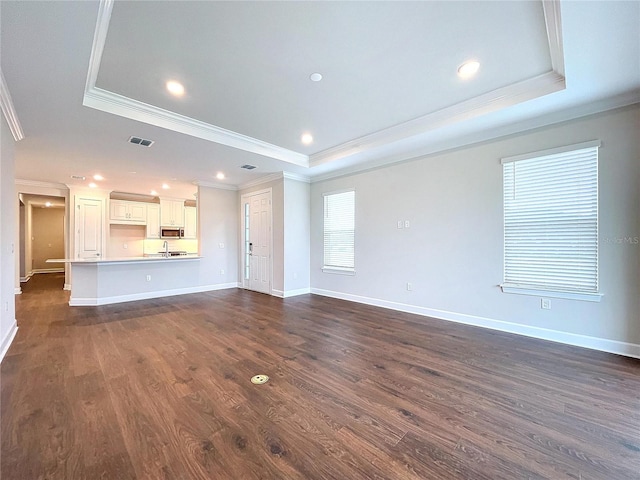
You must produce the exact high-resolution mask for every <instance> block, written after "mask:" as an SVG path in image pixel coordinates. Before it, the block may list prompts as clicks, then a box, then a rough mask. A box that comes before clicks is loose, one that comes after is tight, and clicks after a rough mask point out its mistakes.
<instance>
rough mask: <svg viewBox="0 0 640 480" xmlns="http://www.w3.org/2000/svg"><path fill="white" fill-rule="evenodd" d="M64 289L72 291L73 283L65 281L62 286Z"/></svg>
mask: <svg viewBox="0 0 640 480" xmlns="http://www.w3.org/2000/svg"><path fill="white" fill-rule="evenodd" d="M62 289H63V290H68V291H71V284H70V283H65V284H64V287H62Z"/></svg>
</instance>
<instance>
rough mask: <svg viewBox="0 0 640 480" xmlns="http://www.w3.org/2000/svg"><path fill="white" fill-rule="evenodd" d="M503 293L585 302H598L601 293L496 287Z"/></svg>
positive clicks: (507, 286) (506, 286) (508, 286)
mask: <svg viewBox="0 0 640 480" xmlns="http://www.w3.org/2000/svg"><path fill="white" fill-rule="evenodd" d="M498 286H499V287H500V288H502V292H503V293H515V294H517V295H532V296H535V297H549V298H564V299H567V300H582V301H585V302H599V301H600V300H601V299H602V296H603V295H602V293H577V292H553V291H550V290H536V289H534V288H523V287H515V286H510V285H498Z"/></svg>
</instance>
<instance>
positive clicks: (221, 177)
mask: <svg viewBox="0 0 640 480" xmlns="http://www.w3.org/2000/svg"><path fill="white" fill-rule="evenodd" d="M216 178H217V179H218V180H223V179H224V173H222V172H218V173H217V174H216Z"/></svg>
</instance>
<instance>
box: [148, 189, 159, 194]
mask: <svg viewBox="0 0 640 480" xmlns="http://www.w3.org/2000/svg"><path fill="white" fill-rule="evenodd" d="M149 193H151V195H157V194H158V192H156V191H155V190H151V192H149Z"/></svg>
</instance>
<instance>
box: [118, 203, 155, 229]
mask: <svg viewBox="0 0 640 480" xmlns="http://www.w3.org/2000/svg"><path fill="white" fill-rule="evenodd" d="M109 204H110V207H109V221H110V223H123V224H133V225H146V223H147V204H146V203H142V202H128V201H126V200H111V201H110V202H109Z"/></svg>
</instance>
